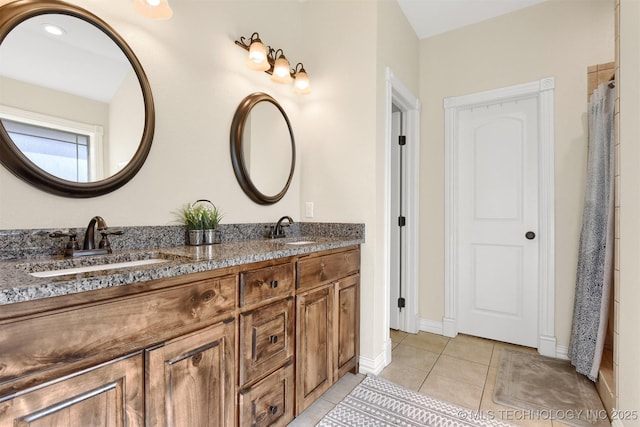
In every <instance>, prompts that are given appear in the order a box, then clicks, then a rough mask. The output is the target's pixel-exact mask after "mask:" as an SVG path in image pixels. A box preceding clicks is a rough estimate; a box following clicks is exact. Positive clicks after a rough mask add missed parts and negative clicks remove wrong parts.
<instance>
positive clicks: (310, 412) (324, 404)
mask: <svg viewBox="0 0 640 427" xmlns="http://www.w3.org/2000/svg"><path fill="white" fill-rule="evenodd" d="M335 406H336V405H334V404H333V403H331V402H329V401H328V400H325V399H323V398H322V397H321V398H320V399H318V400H316V401H315V402H313V404H312V405H311V406H309V407H308V408H307V409H305V410H304V412H302V413H301V414H300V415H298V417H297V418H296V419H295V420H293V421H292V422H291V423H289V427H309V426H314V425H316V424H318V422H319V421H320V420H321V419H322V417H324V416H325V415H327V414H328V413H329V411H331V410H332V409H333V408H334V407H335Z"/></svg>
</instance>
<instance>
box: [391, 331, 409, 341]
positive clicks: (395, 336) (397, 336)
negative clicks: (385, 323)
mask: <svg viewBox="0 0 640 427" xmlns="http://www.w3.org/2000/svg"><path fill="white" fill-rule="evenodd" d="M407 335H409V334H407V333H406V332H403V331H398V330H396V329H390V330H389V336H390V337H391V342H393V343H394V344H399V343H400V342H401V341H402V340H403V339H405V337H406V336H407Z"/></svg>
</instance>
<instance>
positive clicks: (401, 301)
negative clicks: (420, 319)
mask: <svg viewBox="0 0 640 427" xmlns="http://www.w3.org/2000/svg"><path fill="white" fill-rule="evenodd" d="M398 308H404V298H402V297H400V298H398Z"/></svg>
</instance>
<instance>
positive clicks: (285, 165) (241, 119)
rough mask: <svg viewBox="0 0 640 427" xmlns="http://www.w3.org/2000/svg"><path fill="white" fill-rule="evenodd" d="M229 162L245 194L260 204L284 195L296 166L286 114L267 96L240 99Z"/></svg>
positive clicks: (232, 126) (293, 144) (254, 95)
mask: <svg viewBox="0 0 640 427" xmlns="http://www.w3.org/2000/svg"><path fill="white" fill-rule="evenodd" d="M231 163H232V165H233V171H234V173H235V175H236V179H237V180H238V183H239V184H240V187H241V188H242V190H243V191H244V192H245V194H246V195H247V196H249V198H250V199H251V200H253V201H254V202H256V203H258V204H261V205H271V204H273V203H276V202H278V201H279V200H280V199H282V198H283V197H284V195H285V194H286V192H287V190H288V189H289V185H290V184H291V180H292V179H293V172H294V170H295V165H296V145H295V138H294V136H293V130H292V129H291V123H290V122H289V117H287V113H286V112H285V111H284V109H283V108H282V106H280V104H279V103H278V102H277V101H276V100H275V99H273V98H272V97H271V96H270V95H267V94H266V93H262V92H256V93H253V94H251V95H249V96H247V97H246V98H244V99H243V100H242V102H240V105H239V106H238V108H237V110H236V112H235V115H234V116H233V122H232V124H231Z"/></svg>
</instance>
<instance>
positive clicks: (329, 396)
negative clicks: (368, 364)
mask: <svg viewBox="0 0 640 427" xmlns="http://www.w3.org/2000/svg"><path fill="white" fill-rule="evenodd" d="M363 379H364V375H362V374H357V375H354V374H352V373H351V372H348V373H346V374H345V375H344V376H343V377H342V378H340V380H339V381H338V382H337V383H335V384H334V385H332V386H331V387H330V388H329V390H327V391H325V392H324V394H323V395H322V398H323V399H325V400H328V401H329V402H331V403H335V404H338V403H339V402H340V401H341V400H342V399H344V398H345V396H346V395H347V394H349V393H351V390H353V389H354V388H356V386H357V385H358V384H360V382H361V381H362V380H363Z"/></svg>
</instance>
